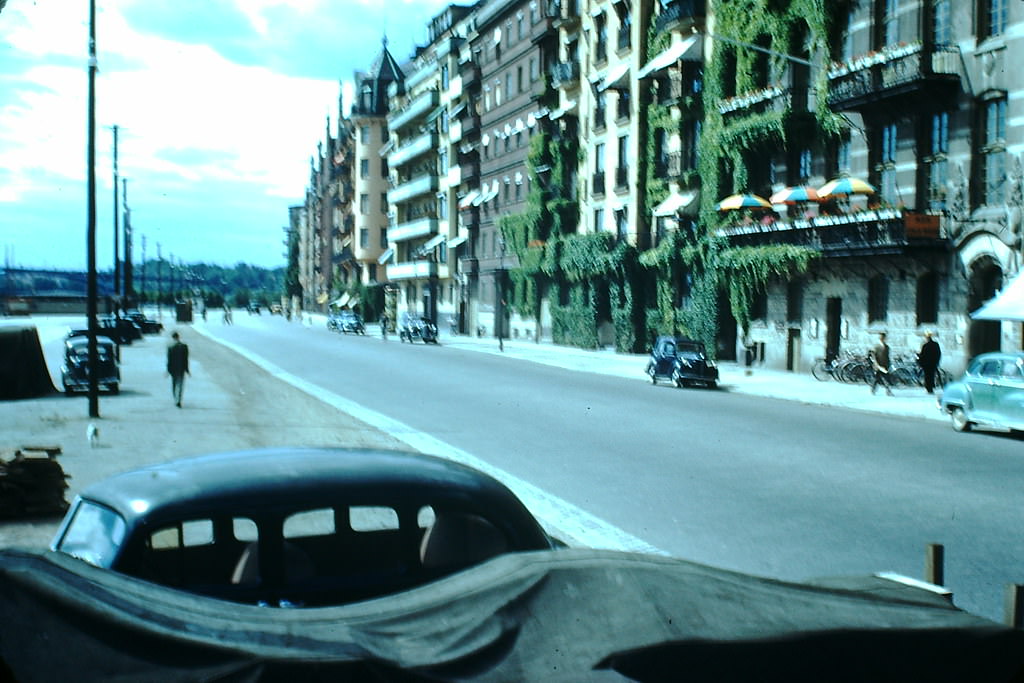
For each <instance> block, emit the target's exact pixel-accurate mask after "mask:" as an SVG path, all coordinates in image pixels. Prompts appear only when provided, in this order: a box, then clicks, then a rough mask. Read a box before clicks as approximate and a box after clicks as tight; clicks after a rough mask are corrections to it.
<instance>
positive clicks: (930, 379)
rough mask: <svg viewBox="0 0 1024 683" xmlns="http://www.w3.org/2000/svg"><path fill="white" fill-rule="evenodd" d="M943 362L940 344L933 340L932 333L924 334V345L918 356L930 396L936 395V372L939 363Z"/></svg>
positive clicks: (925, 388)
mask: <svg viewBox="0 0 1024 683" xmlns="http://www.w3.org/2000/svg"><path fill="white" fill-rule="evenodd" d="M941 360H942V349H940V348H939V342H937V341H935V340H934V339H933V338H932V333H931V332H925V333H924V344H923V345H922V346H921V351H920V352H918V354H917V363H918V365H920V366H921V371H922V372H923V373H924V390H925V391H927V392H928V393H929V394H932V393H935V371H936V370H938V369H939V361H941Z"/></svg>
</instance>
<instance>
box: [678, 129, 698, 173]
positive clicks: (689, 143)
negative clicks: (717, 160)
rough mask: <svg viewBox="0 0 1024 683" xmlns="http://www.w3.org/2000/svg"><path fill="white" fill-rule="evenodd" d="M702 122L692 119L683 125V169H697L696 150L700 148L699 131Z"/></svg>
mask: <svg viewBox="0 0 1024 683" xmlns="http://www.w3.org/2000/svg"><path fill="white" fill-rule="evenodd" d="M702 126H703V122H702V121H701V120H700V119H693V120H692V121H690V122H689V123H688V124H685V125H684V126H683V149H682V154H683V167H682V170H685V171H695V170H697V152H698V151H699V150H700V133H701V130H702Z"/></svg>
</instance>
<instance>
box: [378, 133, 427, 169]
mask: <svg viewBox="0 0 1024 683" xmlns="http://www.w3.org/2000/svg"><path fill="white" fill-rule="evenodd" d="M434 149H437V133H426V134H425V135H420V136H419V137H416V138H413V139H412V141H411V142H409V144H407V145H402V146H401V147H399V148H398V149H396V150H395V151H394V152H392V153H391V154H389V155H388V168H398V167H399V166H401V165H403V164H407V163H409V162H410V161H412V160H414V159H418V158H419V157H421V156H423V155H424V154H427V153H428V152H430V151H432V150H434Z"/></svg>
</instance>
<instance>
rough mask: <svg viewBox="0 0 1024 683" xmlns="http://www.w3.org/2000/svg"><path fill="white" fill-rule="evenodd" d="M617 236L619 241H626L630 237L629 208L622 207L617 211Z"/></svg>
mask: <svg viewBox="0 0 1024 683" xmlns="http://www.w3.org/2000/svg"><path fill="white" fill-rule="evenodd" d="M615 236H616V237H617V238H618V239H619V241H625V240H626V238H627V237H628V236H629V208H628V207H625V206H624V207H622V208H621V209H615Z"/></svg>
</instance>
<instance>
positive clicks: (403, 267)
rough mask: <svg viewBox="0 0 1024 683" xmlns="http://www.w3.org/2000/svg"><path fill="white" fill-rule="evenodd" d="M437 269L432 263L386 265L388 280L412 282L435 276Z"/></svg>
mask: <svg viewBox="0 0 1024 683" xmlns="http://www.w3.org/2000/svg"><path fill="white" fill-rule="evenodd" d="M437 271H438V267H437V263H435V262H434V261H407V262H405V263H393V264H390V265H388V267H387V274H388V279H389V280H414V279H419V278H424V277H430V276H432V275H437Z"/></svg>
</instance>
